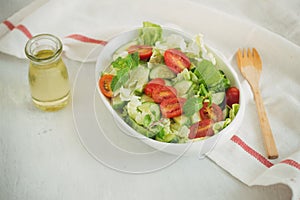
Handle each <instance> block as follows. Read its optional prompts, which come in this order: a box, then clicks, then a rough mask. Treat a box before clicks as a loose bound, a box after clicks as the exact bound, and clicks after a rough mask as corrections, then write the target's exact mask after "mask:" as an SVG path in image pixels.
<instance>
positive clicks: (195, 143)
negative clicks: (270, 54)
mask: <svg viewBox="0 0 300 200" xmlns="http://www.w3.org/2000/svg"><path fill="white" fill-rule="evenodd" d="M174 33H175V34H179V35H182V36H183V37H184V39H185V40H187V41H190V40H191V39H192V36H191V35H189V34H187V33H183V32H181V31H178V30H174V29H170V28H163V36H167V35H169V34H174ZM137 36H138V29H134V30H130V31H128V32H123V33H121V34H119V35H117V36H115V37H114V38H112V39H111V40H110V41H109V42H108V43H107V45H106V46H105V47H104V48H103V49H102V51H101V53H100V55H99V57H98V59H97V63H96V69H95V75H96V85H97V88H98V93H99V95H100V98H101V99H102V101H103V102H104V104H105V106H106V107H107V108H108V110H109V111H110V112H111V114H112V115H113V116H114V119H115V120H116V122H117V123H118V125H119V127H120V128H121V129H122V132H124V131H125V132H126V133H127V134H129V135H131V136H134V137H137V138H139V139H140V140H141V141H142V142H144V143H146V144H148V145H150V146H151V147H154V148H155V149H157V150H160V151H164V152H167V153H170V154H174V155H183V154H184V155H191V154H193V155H195V154H197V155H198V156H203V155H205V154H206V153H208V152H209V151H211V150H212V149H213V148H214V147H215V145H216V144H218V145H220V144H222V143H223V142H225V141H227V140H229V139H230V138H231V137H232V135H233V134H234V133H235V131H237V130H238V127H239V125H240V123H241V121H242V118H243V115H244V110H245V102H244V95H243V91H242V88H241V84H240V81H239V79H238V76H237V74H236V72H235V71H234V69H233V68H232V67H231V66H230V64H229V63H228V62H227V61H226V60H224V59H222V58H221V56H220V55H219V53H217V51H216V50H213V48H211V47H208V46H206V47H207V49H208V50H209V51H210V52H211V53H213V54H214V56H215V57H216V60H217V63H218V66H219V69H221V70H223V72H224V73H225V74H226V76H227V77H228V78H229V80H230V82H231V85H233V86H235V87H237V88H239V90H240V101H239V103H240V108H239V111H238V114H237V115H236V117H235V118H234V120H233V121H232V122H231V123H230V124H229V125H228V126H227V127H226V128H224V129H223V130H222V131H221V132H219V133H218V134H215V135H214V136H211V137H209V138H207V139H203V140H199V139H198V140H191V141H189V142H187V143H182V144H176V143H165V142H160V141H156V140H153V139H151V138H148V137H146V136H144V135H142V134H140V133H138V132H137V131H135V130H134V129H133V128H131V127H130V126H129V125H128V124H127V123H126V122H125V121H124V120H123V119H122V118H121V117H120V116H119V114H118V113H117V112H116V111H115V110H114V109H113V108H112V106H111V104H110V102H109V99H107V98H106V97H105V96H104V95H103V94H102V92H101V91H100V89H99V87H98V80H99V78H100V75H101V72H102V71H104V70H105V69H106V68H107V67H108V66H109V65H110V63H111V62H112V56H113V54H114V52H115V51H116V50H117V49H119V48H120V47H121V46H123V45H124V44H126V43H128V42H130V41H132V40H133V39H135V38H136V37H137Z"/></svg>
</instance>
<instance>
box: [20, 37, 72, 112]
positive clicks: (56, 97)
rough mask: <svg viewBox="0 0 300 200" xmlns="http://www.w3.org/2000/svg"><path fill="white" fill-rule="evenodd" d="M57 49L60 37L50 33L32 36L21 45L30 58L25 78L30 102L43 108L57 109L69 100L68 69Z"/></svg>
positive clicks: (60, 50)
mask: <svg viewBox="0 0 300 200" xmlns="http://www.w3.org/2000/svg"><path fill="white" fill-rule="evenodd" d="M61 52H62V44H61V42H60V40H59V39H58V38H57V37H55V36H53V35H50V34H40V35H37V36H35V37H33V38H32V39H30V40H29V41H28V42H27V44H26V47H25V53H26V55H27V57H28V58H29V59H30V64H29V73H28V79H29V85H30V90H31V97H32V101H33V103H34V104H35V106H36V107H38V108H39V109H41V110H44V111H56V110H59V109H61V108H63V107H65V106H66V105H67V104H68V102H69V99H70V86H69V78H68V71H67V68H66V66H65V64H64V62H63V60H62V58H61Z"/></svg>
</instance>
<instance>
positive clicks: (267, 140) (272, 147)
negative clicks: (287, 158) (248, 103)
mask: <svg viewBox="0 0 300 200" xmlns="http://www.w3.org/2000/svg"><path fill="white" fill-rule="evenodd" d="M253 93H254V99H255V102H256V108H257V111H258V117H259V122H260V127H261V131H262V135H263V139H264V145H265V149H266V151H267V156H268V158H269V159H276V158H278V151H277V148H276V144H275V141H274V137H273V134H272V130H271V127H270V124H269V120H268V117H267V114H266V111H265V107H264V104H263V100H262V98H261V95H260V91H259V89H258V88H253Z"/></svg>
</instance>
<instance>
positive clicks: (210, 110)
mask: <svg viewBox="0 0 300 200" xmlns="http://www.w3.org/2000/svg"><path fill="white" fill-rule="evenodd" d="M199 112H200V117H201V119H202V120H204V119H211V120H213V121H214V122H218V121H222V120H223V112H222V109H221V108H220V106H218V105H217V104H214V103H212V104H211V105H210V106H209V103H208V102H204V103H203V107H202V108H201V109H200V111H199Z"/></svg>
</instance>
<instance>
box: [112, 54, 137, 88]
mask: <svg viewBox="0 0 300 200" xmlns="http://www.w3.org/2000/svg"><path fill="white" fill-rule="evenodd" d="M138 65H139V55H138V53H137V52H136V53H133V54H128V55H127V56H126V57H125V58H122V57H118V58H117V59H116V60H115V61H113V62H112V66H113V68H115V69H116V70H117V74H116V76H114V78H113V79H112V81H111V84H110V87H111V89H112V91H113V92H115V91H116V90H117V89H119V88H120V87H121V86H122V85H123V84H124V83H126V81H127V80H128V79H129V72H130V70H132V69H134V68H136V67H137V66H138Z"/></svg>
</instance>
